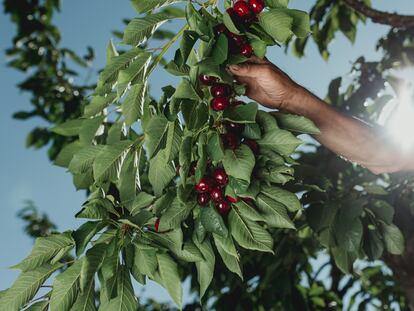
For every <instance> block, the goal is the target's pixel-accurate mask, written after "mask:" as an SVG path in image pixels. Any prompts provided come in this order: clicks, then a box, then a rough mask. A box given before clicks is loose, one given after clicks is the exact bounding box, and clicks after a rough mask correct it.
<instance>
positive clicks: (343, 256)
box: [331, 247, 357, 274]
mask: <svg viewBox="0 0 414 311" xmlns="http://www.w3.org/2000/svg"><path fill="white" fill-rule="evenodd" d="M331 252H332V255H333V257H334V260H335V263H336V265H337V266H338V268H339V269H341V271H342V272H344V273H345V274H349V273H351V272H352V266H353V263H354V261H355V259H357V256H356V255H355V254H354V253H349V252H347V251H345V250H343V249H342V248H339V247H335V248H332V249H331Z"/></svg>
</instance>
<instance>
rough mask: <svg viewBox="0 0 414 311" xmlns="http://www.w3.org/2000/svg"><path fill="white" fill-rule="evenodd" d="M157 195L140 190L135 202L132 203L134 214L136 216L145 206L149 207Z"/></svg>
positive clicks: (131, 208) (131, 210)
mask: <svg viewBox="0 0 414 311" xmlns="http://www.w3.org/2000/svg"><path fill="white" fill-rule="evenodd" d="M154 199H155V197H154V196H152V195H151V194H148V193H146V192H143V191H142V192H140V193H138V195H137V196H136V198H135V199H134V202H133V203H132V205H131V207H130V212H131V215H132V216H135V215H136V214H138V213H139V212H140V210H141V209H142V208H144V207H147V206H148V205H150V204H151V203H152V202H154Z"/></svg>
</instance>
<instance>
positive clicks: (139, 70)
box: [116, 52, 152, 97]
mask: <svg viewBox="0 0 414 311" xmlns="http://www.w3.org/2000/svg"><path fill="white" fill-rule="evenodd" d="M151 56H152V55H151V54H150V53H146V52H143V53H141V54H139V55H138V56H137V57H136V58H134V60H133V61H132V62H131V63H130V64H129V66H128V67H127V68H125V69H122V70H120V71H119V74H118V79H117V85H116V89H117V94H118V96H119V97H120V96H122V95H123V94H124V92H125V90H126V89H127V88H128V86H129V85H130V84H137V83H138V84H144V83H145V82H146V78H145V75H146V72H147V69H148V66H149V63H150V61H151Z"/></svg>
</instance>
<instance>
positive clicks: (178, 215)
mask: <svg viewBox="0 0 414 311" xmlns="http://www.w3.org/2000/svg"><path fill="white" fill-rule="evenodd" d="M192 208H193V206H192V205H185V204H183V203H181V202H180V201H179V200H178V199H174V200H173V201H172V202H171V204H170V205H169V206H168V207H167V208H166V209H165V210H164V213H163V214H162V215H161V218H160V225H159V228H160V230H161V231H165V230H168V229H174V228H179V227H180V226H181V222H183V221H184V220H185V219H186V218H187V217H188V215H189V213H190V212H191V210H192Z"/></svg>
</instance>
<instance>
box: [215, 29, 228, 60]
mask: <svg viewBox="0 0 414 311" xmlns="http://www.w3.org/2000/svg"><path fill="white" fill-rule="evenodd" d="M228 50H229V42H228V40H227V37H226V35H224V34H221V35H220V36H219V37H218V39H217V42H216V44H215V45H214V49H213V51H212V53H211V58H212V59H213V60H214V62H215V63H216V64H218V65H220V64H222V63H224V61H225V60H226V59H227V54H228Z"/></svg>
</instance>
